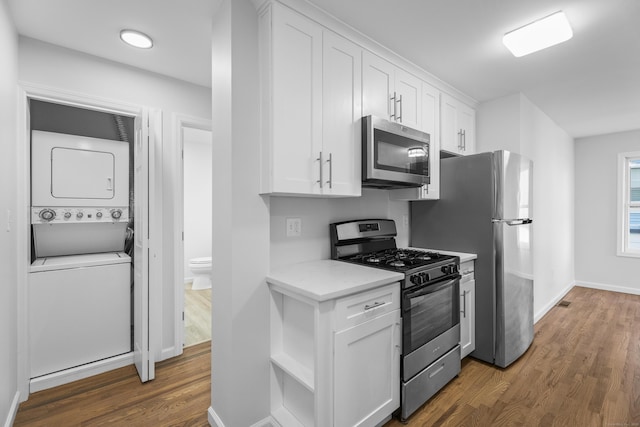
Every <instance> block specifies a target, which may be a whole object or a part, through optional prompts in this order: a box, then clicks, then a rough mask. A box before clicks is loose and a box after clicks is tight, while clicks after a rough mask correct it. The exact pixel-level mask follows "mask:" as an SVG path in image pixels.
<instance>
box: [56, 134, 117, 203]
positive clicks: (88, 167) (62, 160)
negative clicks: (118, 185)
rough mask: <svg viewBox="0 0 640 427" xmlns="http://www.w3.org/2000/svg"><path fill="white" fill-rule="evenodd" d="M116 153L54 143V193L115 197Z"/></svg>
mask: <svg viewBox="0 0 640 427" xmlns="http://www.w3.org/2000/svg"><path fill="white" fill-rule="evenodd" d="M114 172H115V157H114V155H113V153H107V152H102V151H92V150H81V149H75V148H63V147H54V148H53V149H52V150H51V195H52V196H53V197H55V198H58V199H60V198H63V199H104V200H111V199H113V185H114V175H115V173H114Z"/></svg>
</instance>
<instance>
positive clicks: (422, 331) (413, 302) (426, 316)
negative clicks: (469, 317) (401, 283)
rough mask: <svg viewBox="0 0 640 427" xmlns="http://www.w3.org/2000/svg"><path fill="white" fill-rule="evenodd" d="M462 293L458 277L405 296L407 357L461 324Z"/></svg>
mask: <svg viewBox="0 0 640 427" xmlns="http://www.w3.org/2000/svg"><path fill="white" fill-rule="evenodd" d="M459 290H460V276H459V275H456V276H453V277H449V278H447V279H444V280H441V281H438V282H435V283H430V284H426V285H423V286H419V287H412V288H410V289H407V290H405V291H404V292H403V293H402V329H403V331H402V333H403V340H402V353H403V355H404V357H406V356H407V355H409V354H410V353H412V352H413V351H415V350H417V349H419V348H420V347H422V346H423V345H425V344H427V343H428V342H430V341H432V340H433V339H435V338H437V337H438V336H439V335H441V334H443V333H445V332H447V331H449V330H451V329H453V328H454V327H456V326H458V325H459V324H460V295H459V293H460V291H459ZM458 331H459V329H458ZM458 333H459V332H458Z"/></svg>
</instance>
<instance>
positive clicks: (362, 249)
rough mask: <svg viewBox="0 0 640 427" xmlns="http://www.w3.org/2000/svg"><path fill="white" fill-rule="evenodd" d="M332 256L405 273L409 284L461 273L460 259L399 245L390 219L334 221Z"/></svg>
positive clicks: (405, 283)
mask: <svg viewBox="0 0 640 427" xmlns="http://www.w3.org/2000/svg"><path fill="white" fill-rule="evenodd" d="M330 231H331V258H332V259H336V260H339V261H346V262H351V263H355V264H361V265H366V266H369V267H374V268H382V269H385V270H391V271H397V272H400V273H404V274H405V280H404V281H403V284H402V287H403V289H404V288H408V287H411V286H415V285H421V284H424V283H427V282H431V281H434V280H438V279H441V278H443V277H446V276H450V275H455V274H457V273H458V270H459V264H460V259H459V258H458V257H457V256H453V255H445V254H441V253H438V252H431V251H426V250H419V249H403V248H397V247H396V241H395V236H396V235H397V232H396V226H395V222H394V221H393V220H389V219H370V220H357V221H346V222H341V223H335V224H331V226H330Z"/></svg>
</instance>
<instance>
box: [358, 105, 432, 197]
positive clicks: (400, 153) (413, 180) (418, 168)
mask: <svg viewBox="0 0 640 427" xmlns="http://www.w3.org/2000/svg"><path fill="white" fill-rule="evenodd" d="M363 124H364V127H365V129H364V132H363V136H364V141H363V142H364V144H363V148H364V149H363V155H364V156H365V158H364V162H363V163H364V164H363V166H364V168H363V175H364V176H363V180H364V181H365V183H366V182H374V183H375V182H378V183H380V184H381V185H384V182H385V181H386V182H389V183H390V184H389V185H392V184H391V183H396V184H397V185H398V186H420V185H423V184H428V183H429V139H430V136H429V134H427V133H424V132H421V131H417V130H415V129H411V128H407V127H406V126H403V125H401V124H398V123H393V122H390V121H388V120H384V119H380V118H376V117H373V116H367V117H365V118H364V120H363Z"/></svg>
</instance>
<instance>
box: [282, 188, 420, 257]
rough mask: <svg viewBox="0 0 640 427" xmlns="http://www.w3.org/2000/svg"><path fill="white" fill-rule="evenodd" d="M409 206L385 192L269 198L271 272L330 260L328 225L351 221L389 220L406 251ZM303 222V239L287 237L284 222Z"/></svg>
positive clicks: (366, 190) (372, 191) (369, 190)
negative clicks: (307, 262) (289, 220)
mask: <svg viewBox="0 0 640 427" xmlns="http://www.w3.org/2000/svg"><path fill="white" fill-rule="evenodd" d="M408 215H409V202H396V201H390V200H389V192H388V191H386V190H376V189H366V188H365V189H363V191H362V197H352V198H344V199H343V198H340V199H316V198H304V197H302V198H301V197H272V198H271V268H272V269H277V268H279V267H283V266H286V265H289V264H293V263H296V262H303V261H311V260H318V259H329V258H330V241H329V224H330V223H332V222H338V221H347V220H351V219H372V218H389V219H393V220H395V221H396V227H397V229H398V237H397V244H398V247H407V246H408V243H409V229H408V227H405V226H404V222H403V217H404V216H407V217H408ZM291 217H297V218H301V219H302V235H301V236H300V237H286V227H285V224H286V219H287V218H291Z"/></svg>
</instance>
